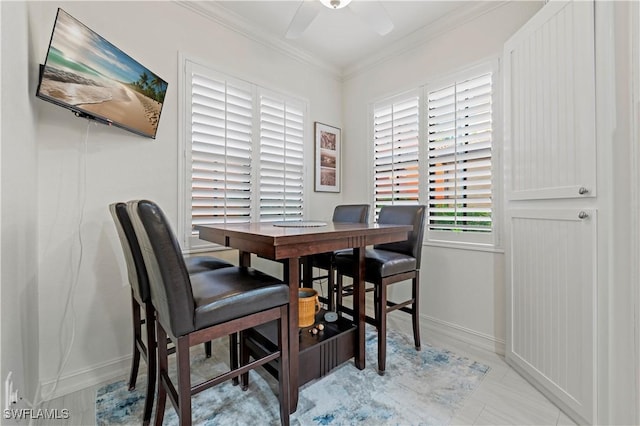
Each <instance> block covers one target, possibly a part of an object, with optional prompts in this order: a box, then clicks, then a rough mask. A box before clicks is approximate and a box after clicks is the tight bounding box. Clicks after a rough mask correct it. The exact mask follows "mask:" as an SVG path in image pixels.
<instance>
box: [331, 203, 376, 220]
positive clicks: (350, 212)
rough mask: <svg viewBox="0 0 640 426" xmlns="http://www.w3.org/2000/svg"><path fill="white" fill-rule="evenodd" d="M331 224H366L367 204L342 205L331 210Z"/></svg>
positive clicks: (367, 218) (367, 217) (367, 216)
mask: <svg viewBox="0 0 640 426" xmlns="http://www.w3.org/2000/svg"><path fill="white" fill-rule="evenodd" d="M332 220H333V222H343V223H367V222H368V221H369V204H342V205H339V206H336V208H335V209H334V210H333V219H332Z"/></svg>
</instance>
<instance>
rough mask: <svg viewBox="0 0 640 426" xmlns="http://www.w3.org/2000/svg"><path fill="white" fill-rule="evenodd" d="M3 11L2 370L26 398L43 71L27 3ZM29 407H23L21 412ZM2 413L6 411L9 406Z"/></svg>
mask: <svg viewBox="0 0 640 426" xmlns="http://www.w3.org/2000/svg"><path fill="white" fill-rule="evenodd" d="M0 7H1V10H2V12H1V17H2V21H1V22H2V23H1V25H0V29H1V36H0V39H1V43H2V47H1V50H2V52H3V55H2V68H1V75H2V96H0V98H1V112H2V114H1V116H0V121H1V124H2V126H1V128H2V133H1V143H0V150H1V155H0V158H1V159H2V162H1V164H0V168H1V169H0V170H1V177H0V182H1V184H2V186H1V189H0V193H1V194H2V200H1V202H0V205H1V206H2V212H1V214H0V217H1V218H2V220H1V231H0V232H1V234H2V246H1V249H0V250H1V253H2V256H1V257H0V263H1V265H2V268H1V269H2V276H1V277H2V278H1V286H0V294H1V298H0V300H1V301H2V305H1V307H0V310H1V312H2V325H1V326H2V341H1V342H0V348H1V351H0V365H2V368H1V377H2V384H3V390H2V392H3V393H4V379H5V378H6V377H7V374H8V372H9V371H12V372H13V380H14V386H15V388H16V389H18V391H19V394H20V395H21V396H22V395H32V394H33V393H34V392H35V388H36V385H37V381H38V376H39V371H38V340H37V339H38V297H37V278H38V259H37V257H36V252H37V250H36V248H37V215H36V210H37V205H38V199H37V197H36V193H37V187H36V177H37V169H36V160H37V157H36V154H37V153H36V142H35V126H34V123H35V120H36V116H35V114H34V110H33V104H34V103H35V101H34V99H33V96H32V94H33V93H34V92H33V91H32V87H31V86H30V85H29V84H28V83H29V79H28V76H29V75H31V76H32V77H33V76H35V75H37V70H35V69H33V68H31V67H30V66H29V57H30V53H31V45H30V42H29V41H30V40H29V37H28V30H29V23H28V17H27V7H26V4H25V3H14V2H2V3H1V4H0ZM4 52H11V55H6V56H5V55H4ZM2 401H4V399H2ZM24 407H25V405H24V404H22V403H21V404H19V405H18V406H17V407H15V408H24ZM2 408H3V409H4V408H5V407H4V402H3V407H2ZM3 424H4V423H3ZM7 424H9V421H7Z"/></svg>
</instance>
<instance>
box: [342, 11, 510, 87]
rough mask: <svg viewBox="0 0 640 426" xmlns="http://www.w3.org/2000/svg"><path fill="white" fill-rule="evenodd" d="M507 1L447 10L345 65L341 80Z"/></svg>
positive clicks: (347, 78) (356, 74) (417, 45)
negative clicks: (430, 22)
mask: <svg viewBox="0 0 640 426" xmlns="http://www.w3.org/2000/svg"><path fill="white" fill-rule="evenodd" d="M508 3H509V1H506V0H503V1H493V0H488V1H479V2H471V1H470V2H469V4H470V5H469V6H465V7H462V8H459V9H457V10H454V11H452V12H449V13H448V14H446V15H445V16H443V17H441V18H439V19H438V20H437V22H435V23H434V24H429V25H425V26H424V27H422V28H419V29H417V30H416V31H414V32H412V33H411V34H409V35H407V36H406V37H403V38H402V39H400V40H398V41H397V42H395V43H393V44H392V45H390V46H388V47H386V48H384V49H381V50H380V51H379V52H378V53H376V54H374V55H372V56H369V57H368V58H366V59H364V60H362V61H359V62H358V63H356V64H354V65H351V66H348V67H346V68H345V69H344V70H343V72H342V81H346V80H349V79H352V78H354V77H357V76H358V75H359V74H361V73H364V72H366V71H367V70H370V69H371V68H374V67H375V66H377V65H379V64H381V63H383V62H386V61H389V60H391V59H393V58H396V57H398V56H400V55H403V54H405V53H407V52H411V51H412V50H416V49H418V48H420V47H421V46H423V45H425V44H427V43H429V42H431V41H432V40H433V39H435V38H436V37H439V36H441V35H442V34H445V33H447V32H449V31H451V30H453V29H455V28H458V27H460V26H462V25H465V24H467V23H469V22H471V21H473V20H475V19H477V18H478V17H480V16H482V15H484V14H486V13H489V12H491V11H493V10H496V9H498V8H500V7H502V6H504V5H506V4H508Z"/></svg>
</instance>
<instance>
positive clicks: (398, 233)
mask: <svg viewBox="0 0 640 426" xmlns="http://www.w3.org/2000/svg"><path fill="white" fill-rule="evenodd" d="M195 229H196V230H198V231H199V233H200V239H202V240H205V241H210V242H213V243H217V244H220V245H222V246H225V247H231V248H234V249H237V250H238V251H239V263H240V265H241V266H250V265H251V253H254V254H257V255H258V256H260V257H264V258H267V259H271V260H287V262H285V268H287V270H285V277H288V280H289V283H288V284H289V289H290V304H289V336H290V338H289V342H290V344H289V349H290V354H291V357H290V362H291V366H290V369H291V371H290V379H291V412H294V411H295V410H296V408H297V405H298V387H299V386H298V368H299V366H298V356H294V354H298V352H299V341H298V339H297V338H295V337H296V336H298V286H299V282H300V262H299V259H300V258H301V257H304V256H308V255H312V254H318V253H326V252H331V251H334V250H340V249H345V248H353V249H354V253H355V255H356V256H358V259H359V262H357V263H355V264H354V271H353V276H354V282H355V283H357V285H356V286H354V295H353V296H354V299H353V300H354V310H355V312H356V313H357V318H358V343H357V348H356V356H355V364H356V367H357V368H359V369H361V370H362V369H364V368H365V349H364V344H365V338H364V328H365V308H364V295H365V292H364V252H365V247H366V246H369V245H373V244H382V243H390V242H396V241H404V240H406V239H407V238H408V234H409V232H410V231H411V230H412V227H411V226H409V225H378V224H359V223H353V224H351V223H348V224H347V223H328V224H327V225H326V226H321V227H277V226H274V225H273V224H271V223H266V222H265V223H244V224H229V225H197V226H196V227H195Z"/></svg>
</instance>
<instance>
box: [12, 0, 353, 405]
mask: <svg viewBox="0 0 640 426" xmlns="http://www.w3.org/2000/svg"><path fill="white" fill-rule="evenodd" d="M27 4H28V9H29V17H30V20H29V30H30V32H29V34H28V37H29V42H30V43H31V44H33V50H34V51H35V59H34V60H33V61H31V63H30V64H29V67H28V68H29V71H31V72H33V70H36V69H37V67H38V61H40V62H42V61H44V58H45V56H46V49H47V46H48V43H49V38H50V34H51V29H52V27H53V22H54V19H55V15H56V9H57V7H61V8H63V9H64V10H65V11H67V12H68V13H70V14H71V15H72V16H74V17H76V18H77V19H79V20H80V21H81V22H83V23H84V24H85V25H87V26H88V27H90V28H91V29H93V30H94V31H96V32H97V33H98V34H100V35H102V36H103V37H105V38H106V39H108V40H109V41H111V42H112V43H113V44H114V45H116V46H117V47H119V48H120V49H122V50H123V51H125V52H126V53H127V54H129V55H130V56H132V57H134V58H136V59H137V60H138V61H140V62H141V63H143V64H144V65H145V66H147V67H148V68H149V69H151V70H152V71H154V72H155V73H157V74H158V75H160V76H161V77H162V78H164V79H165V80H167V81H168V82H169V89H168V94H167V98H166V102H165V105H164V109H163V112H162V117H161V120H160V125H159V130H158V135H157V139H156V140H155V141H154V140H151V139H145V138H142V137H139V136H136V135H133V134H130V133H127V132H125V131H123V130H121V129H118V128H109V127H106V126H103V125H95V124H90V123H88V122H87V121H86V120H83V119H78V118H75V117H74V116H73V115H72V114H71V113H70V112H68V111H66V110H64V109H62V108H59V107H57V106H55V105H52V104H49V103H46V102H43V101H41V100H35V101H33V102H31V101H29V102H28V104H31V103H33V104H34V105H33V106H32V107H33V108H35V109H36V111H37V113H38V117H39V119H38V121H37V123H36V124H35V133H36V140H37V164H32V166H31V167H30V168H29V172H30V173H34V172H37V176H38V181H37V197H36V200H37V203H38V205H39V208H38V210H37V236H36V238H37V241H38V257H39V259H40V265H39V280H38V300H39V304H40V309H39V315H40V321H39V326H38V327H39V336H40V337H39V345H40V347H41V348H42V349H43V350H42V351H40V359H39V370H40V371H39V373H40V382H41V384H43V390H42V392H43V396H44V397H45V398H47V397H49V396H50V394H51V393H52V392H51V391H52V388H53V385H54V382H55V379H56V377H57V374H58V372H59V366H60V364H61V361H62V360H63V358H64V357H65V355H66V353H67V352H66V351H67V349H68V350H69V356H68V362H67V363H66V366H65V368H64V369H63V370H62V372H61V376H60V382H59V384H58V387H57V391H56V392H55V394H57V395H60V394H64V393H67V392H69V391H71V390H73V389H78V388H81V387H85V386H86V385H87V384H91V383H92V382H96V381H98V380H103V379H105V378H108V377H111V376H113V374H114V373H115V374H117V373H118V372H119V371H121V369H123V368H128V364H129V357H130V354H131V342H130V340H131V333H130V327H131V326H130V318H131V315H130V303H129V287H128V284H127V282H126V273H125V266H124V260H123V257H122V254H121V249H120V246H119V242H118V240H117V237H116V233H115V228H114V226H113V223H112V220H111V217H110V215H109V213H108V208H107V206H108V204H109V203H111V202H114V201H118V200H129V199H133V198H148V199H152V200H155V201H157V202H158V203H159V204H160V206H161V207H162V208H163V209H164V210H165V212H166V214H167V215H168V217H169V218H170V220H172V222H173V223H174V227H175V220H176V219H177V209H178V188H177V181H178V179H177V173H178V160H179V158H178V148H177V146H178V145H177V144H178V95H179V93H178V92H179V88H178V73H179V64H178V52H182V53H184V54H187V55H190V56H193V57H197V58H200V59H201V60H203V61H205V62H207V63H209V64H211V65H212V66H214V67H216V68H217V70H219V71H221V72H225V73H228V74H231V75H235V76H239V77H242V78H246V79H249V80H251V81H253V82H256V83H260V84H263V85H265V86H266V87H269V88H272V89H279V90H280V91H282V92H285V93H290V94H295V95H296V96H299V97H302V98H306V99H307V100H308V101H309V105H310V106H311V110H310V120H309V127H310V129H309V132H307V134H308V136H309V137H308V138H307V141H308V143H309V144H310V146H311V147H312V146H313V145H312V144H313V140H312V138H311V135H312V127H313V121H322V122H327V123H336V125H337V126H341V125H342V123H341V122H340V118H341V116H342V111H341V105H340V98H341V83H340V81H339V79H337V78H336V77H334V76H330V75H328V74H326V73H325V72H321V71H318V69H317V68H314V67H312V66H310V65H307V64H304V63H302V62H300V61H298V60H296V59H294V58H293V57H290V56H287V55H285V54H282V53H280V52H276V51H274V50H271V49H270V48H268V47H266V46H265V45H263V44H262V43H259V42H256V41H252V40H251V39H249V38H247V37H244V36H242V35H240V34H238V33H236V32H233V31H231V30H229V29H227V28H226V27H223V26H221V25H218V24H216V23H215V22H213V21H212V20H210V19H208V18H205V17H204V16H201V15H199V14H197V13H194V12H193V11H190V10H188V9H186V8H184V7H182V6H180V5H177V4H175V3H173V2H93V1H92V2H75V1H72V2H67V3H58V2H28V3H27ZM12 50H14V48H13V46H8V49H7V50H4V49H3V58H4V57H9V56H11V55H12V53H13V52H12ZM22 71H23V72H24V71H25V70H22ZM29 83H30V84H29V90H28V93H26V91H24V93H19V94H16V96H19V97H20V99H21V102H24V103H26V102H27V101H26V100H24V98H25V97H26V96H30V97H33V95H32V94H33V93H35V88H36V83H37V82H36V79H34V78H31V79H30V81H29ZM32 113H33V112H31V114H32ZM4 143H5V139H4V138H3V145H4ZM7 143H16V144H17V143H21V142H19V141H15V142H13V141H10V142H7ZM309 152H311V153H312V152H313V150H310V151H309ZM312 160H313V156H312V155H310V156H309V158H308V167H307V169H308V170H311V171H312V170H313V167H312V164H313V163H312ZM306 190H307V191H308V192H312V191H313V176H312V174H309V179H308V181H307V188H306ZM35 193H36V191H31V195H33V194H35ZM339 198H340V195H339V194H338V195H333V196H327V197H322V198H321V199H317V200H316V199H314V198H313V197H310V198H309V210H310V211H312V212H315V213H316V214H320V215H330V209H332V207H331V206H332V205H334V204H337V203H338V202H339ZM3 199H4V194H3ZM32 228H33V227H32ZM3 239H4V237H3ZM67 304H68V310H67V308H65V306H67ZM65 312H66V315H65ZM3 317H4V315H3ZM72 318H75V320H72ZM72 338H73V341H72Z"/></svg>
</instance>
